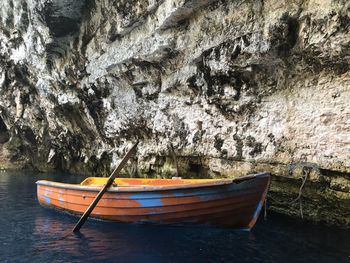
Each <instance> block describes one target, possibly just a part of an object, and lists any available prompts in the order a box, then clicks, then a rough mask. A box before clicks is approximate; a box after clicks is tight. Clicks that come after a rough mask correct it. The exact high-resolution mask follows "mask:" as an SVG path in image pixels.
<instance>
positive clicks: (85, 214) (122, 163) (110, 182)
mask: <svg viewBox="0 0 350 263" xmlns="http://www.w3.org/2000/svg"><path fill="white" fill-rule="evenodd" d="M138 144H139V142H138V141H137V142H136V143H135V144H134V146H133V147H131V149H130V150H129V151H128V153H127V154H126V155H125V157H124V158H123V160H122V161H121V162H120V164H119V165H118V167H117V168H115V169H114V171H113V172H112V174H111V175H110V176H109V178H108V181H107V183H106V184H105V185H104V187H103V188H102V189H101V191H100V192H99V193H98V195H97V196H96V197H95V199H94V201H93V202H92V203H91V204H90V206H89V207H88V209H86V211H85V213H84V214H83V216H82V217H81V218H80V219H79V221H78V223H77V224H76V225H75V227H74V228H73V231H72V232H77V231H79V229H80V228H81V227H82V226H83V224H84V223H85V221H86V219H87V218H88V217H89V215H90V214H91V212H92V210H94V208H95V206H96V205H97V203H98V201H100V199H101V197H102V196H103V194H104V193H105V192H106V191H107V190H108V188H109V187H110V186H111V185H112V184H113V181H114V178H115V177H116V176H117V175H118V174H119V173H120V171H121V170H122V169H123V168H124V166H125V165H126V163H127V162H128V160H129V158H130V157H131V156H132V155H133V154H134V152H135V150H136V147H137V145H138Z"/></svg>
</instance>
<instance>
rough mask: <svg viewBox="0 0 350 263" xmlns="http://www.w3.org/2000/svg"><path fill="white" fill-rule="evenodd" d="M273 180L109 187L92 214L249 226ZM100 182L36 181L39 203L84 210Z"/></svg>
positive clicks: (156, 221)
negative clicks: (70, 183)
mask: <svg viewBox="0 0 350 263" xmlns="http://www.w3.org/2000/svg"><path fill="white" fill-rule="evenodd" d="M269 182H270V176H269V174H257V175H254V176H250V177H246V179H243V180H242V179H241V180H230V181H228V180H223V181H222V183H220V182H216V183H215V184H213V185H210V184H208V183H207V184H204V185H197V186H196V185H191V186H187V187H186V186H178V187H174V186H170V187H169V186H165V187H139V188H134V189H131V188H129V187H111V188H110V189H109V190H108V191H107V192H106V193H105V194H104V195H103V197H102V198H101V200H100V201H99V203H98V204H97V206H96V207H95V208H94V210H93V212H92V214H91V216H92V217H95V218H101V219H106V220H112V221H118V222H133V223H147V224H209V225H217V226H225V227H235V228H245V229H250V228H252V227H253V226H254V224H255V222H256V220H257V218H258V216H259V213H260V210H261V208H262V205H263V202H264V200H265V197H266V193H267V189H268V185H269ZM99 189H101V187H88V186H80V185H74V187H73V186H72V185H69V184H61V183H53V182H47V181H38V182H37V196H38V200H39V202H40V204H42V205H44V206H48V207H53V208H58V209H63V210H66V211H69V212H72V213H76V214H82V213H84V212H85V210H86V209H87V208H88V206H89V205H90V204H91V202H92V201H93V199H94V198H95V196H96V195H97V193H98V191H99Z"/></svg>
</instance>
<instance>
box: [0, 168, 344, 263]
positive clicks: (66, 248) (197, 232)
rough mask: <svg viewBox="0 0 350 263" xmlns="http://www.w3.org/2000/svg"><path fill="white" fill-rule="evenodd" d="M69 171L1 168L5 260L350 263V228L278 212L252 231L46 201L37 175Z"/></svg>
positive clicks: (0, 241) (0, 252)
mask: <svg viewBox="0 0 350 263" xmlns="http://www.w3.org/2000/svg"><path fill="white" fill-rule="evenodd" d="M39 179H52V180H59V181H66V182H78V181H80V180H81V179H82V177H72V176H67V175H62V174H35V173H25V172H17V173H14V174H10V173H3V172H2V173H0V211H1V216H0V233H1V234H0V262H3V261H5V262H80V261H84V262H94V261H97V260H100V261H103V262H117V261H121V262H308V261H309V262H315V261H317V262H337V263H341V262H349V259H350V257H349V256H350V252H349V251H350V238H349V237H350V235H349V234H350V233H349V231H345V230H341V229H338V228H331V227H324V226H317V225H310V224H305V223H300V222H296V221H295V220H290V219H287V218H285V217H280V216H276V215H272V216H269V219H268V220H267V221H263V220H261V221H259V222H258V223H257V225H256V227H255V228H254V229H253V231H252V232H242V231H235V230H232V229H218V228H208V227H168V226H167V227H165V226H144V225H134V224H118V223H110V222H102V221H95V220H89V221H88V222H87V223H86V224H85V225H84V227H83V229H82V231H81V234H78V235H76V234H71V235H69V236H67V237H66V238H65V239H60V238H61V237H63V236H64V235H65V234H66V233H67V231H69V230H70V229H72V228H73V226H74V225H75V223H76V221H77V219H78V218H77V217H75V216H72V215H69V214H66V213H61V212H57V211H54V210H50V209H47V208H43V207H41V206H40V205H39V204H38V202H37V199H36V185H35V182H36V181H37V180H39Z"/></svg>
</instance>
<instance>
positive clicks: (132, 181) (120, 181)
mask: <svg viewBox="0 0 350 263" xmlns="http://www.w3.org/2000/svg"><path fill="white" fill-rule="evenodd" d="M107 180H108V178H107V177H88V178H86V179H85V180H84V181H82V182H81V183H80V185H84V186H100V185H104V184H106V183H107ZM217 181H222V179H182V178H181V177H173V178H171V179H149V178H116V179H114V182H113V185H114V186H140V185H142V186H163V185H164V186H165V185H166V186H170V185H189V184H199V183H209V182H217Z"/></svg>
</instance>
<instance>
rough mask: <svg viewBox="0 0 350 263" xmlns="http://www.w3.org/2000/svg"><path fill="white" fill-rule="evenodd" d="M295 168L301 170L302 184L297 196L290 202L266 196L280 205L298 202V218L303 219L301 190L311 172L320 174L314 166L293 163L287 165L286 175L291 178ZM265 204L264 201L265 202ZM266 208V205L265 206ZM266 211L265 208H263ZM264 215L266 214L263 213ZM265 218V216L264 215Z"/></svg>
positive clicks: (311, 164)
mask: <svg viewBox="0 0 350 263" xmlns="http://www.w3.org/2000/svg"><path fill="white" fill-rule="evenodd" d="M296 168H302V183H301V185H300V187H299V191H298V196H297V197H296V198H294V199H293V200H291V201H278V200H276V199H274V198H273V197H272V196H271V195H268V197H269V198H271V200H273V201H274V202H275V203H277V204H280V205H291V204H294V203H296V202H297V201H299V212H300V217H301V218H304V214H303V203H302V199H301V197H302V195H303V189H304V186H305V183H306V181H307V179H308V177H309V175H310V172H311V171H312V170H314V171H316V172H317V173H320V169H319V167H318V166H317V165H316V164H313V163H294V164H289V165H288V173H289V175H290V176H291V175H292V173H293V171H294V170H295V169H296ZM265 202H266V201H265ZM265 207H266V205H265ZM265 209H266V208H265ZM265 213H266V212H265ZM265 217H266V214H265Z"/></svg>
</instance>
